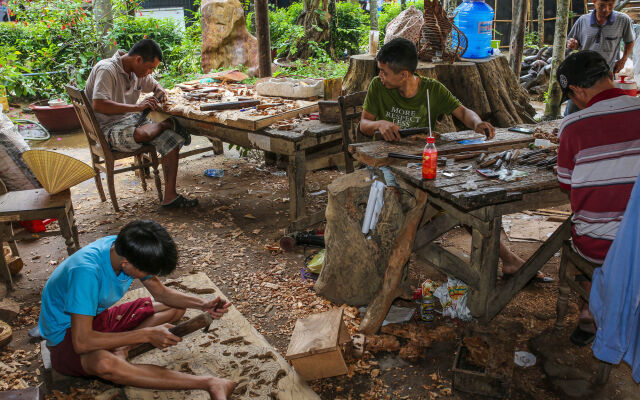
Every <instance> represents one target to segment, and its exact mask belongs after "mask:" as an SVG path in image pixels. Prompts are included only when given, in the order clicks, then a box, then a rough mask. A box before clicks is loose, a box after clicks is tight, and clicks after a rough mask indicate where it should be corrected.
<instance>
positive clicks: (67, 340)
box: [49, 297, 154, 376]
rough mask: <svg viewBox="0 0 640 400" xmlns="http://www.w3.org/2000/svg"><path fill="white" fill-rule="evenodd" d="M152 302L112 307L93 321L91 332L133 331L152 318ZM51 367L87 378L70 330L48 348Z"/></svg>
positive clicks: (144, 300)
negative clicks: (56, 343)
mask: <svg viewBox="0 0 640 400" xmlns="http://www.w3.org/2000/svg"><path fill="white" fill-rule="evenodd" d="M153 313H154V311H153V302H152V301H151V298H150V297H143V298H140V299H137V300H133V301H130V302H128V303H124V304H120V305H119V306H113V307H111V308H108V309H106V310H104V311H103V312H101V313H100V314H98V315H97V316H96V317H95V318H94V319H93V330H94V331H98V332H126V331H131V330H133V329H135V328H136V327H137V326H138V325H140V324H141V323H142V321H144V320H145V319H147V318H149V317H150V316H152V315H153ZM49 351H50V352H51V366H52V367H53V368H54V369H55V370H56V371H58V372H59V373H61V374H64V375H69V376H89V374H87V373H86V372H85V371H84V369H83V368H82V363H81V362H80V355H79V354H78V353H76V352H75V350H74V349H73V341H72V339H71V328H69V329H67V333H66V334H65V335H64V339H63V340H62V342H60V343H59V344H58V345H57V346H53V347H49Z"/></svg>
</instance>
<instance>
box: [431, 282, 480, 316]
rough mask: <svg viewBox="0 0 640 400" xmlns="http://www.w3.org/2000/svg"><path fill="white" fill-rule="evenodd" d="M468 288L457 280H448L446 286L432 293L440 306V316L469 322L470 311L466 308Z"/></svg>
mask: <svg viewBox="0 0 640 400" xmlns="http://www.w3.org/2000/svg"><path fill="white" fill-rule="evenodd" d="M468 291H469V287H468V286H467V285H466V284H465V283H464V282H462V281H461V280H459V279H453V278H448V280H447V284H446V285H441V286H440V287H439V288H437V289H436V291H435V292H433V295H434V296H436V297H437V298H438V299H439V300H440V304H441V305H442V316H443V317H451V318H459V319H461V320H462V321H471V311H469V308H468V307H467V293H468Z"/></svg>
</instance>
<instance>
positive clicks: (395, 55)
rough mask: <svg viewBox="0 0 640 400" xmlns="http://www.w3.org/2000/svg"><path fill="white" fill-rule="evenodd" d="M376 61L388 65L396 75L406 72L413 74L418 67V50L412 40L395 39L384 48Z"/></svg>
mask: <svg viewBox="0 0 640 400" xmlns="http://www.w3.org/2000/svg"><path fill="white" fill-rule="evenodd" d="M376 60H377V61H378V62H381V63H384V64H388V65H389V68H391V70H392V71H393V72H395V73H396V74H397V73H400V72H402V71H404V70H406V71H409V72H411V73H412V74H413V73H414V72H416V68H417V67H418V49H416V45H415V44H414V43H413V42H412V41H411V40H408V39H405V38H395V39H393V40H392V41H390V42H389V43H387V44H385V45H384V46H382V48H381V49H380V51H379V52H378V55H377V56H376Z"/></svg>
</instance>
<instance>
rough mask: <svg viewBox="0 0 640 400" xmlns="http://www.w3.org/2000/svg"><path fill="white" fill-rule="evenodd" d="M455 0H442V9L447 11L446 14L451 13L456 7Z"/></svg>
mask: <svg viewBox="0 0 640 400" xmlns="http://www.w3.org/2000/svg"><path fill="white" fill-rule="evenodd" d="M457 3H458V2H457V1H456V0H444V7H443V8H444V10H445V11H446V12H447V15H452V14H453V11H454V10H455V9H456V6H457Z"/></svg>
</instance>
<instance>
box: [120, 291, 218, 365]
mask: <svg viewBox="0 0 640 400" xmlns="http://www.w3.org/2000/svg"><path fill="white" fill-rule="evenodd" d="M225 303H226V301H225V300H222V298H221V299H220V302H219V303H218V307H217V309H219V308H221V307H222V306H224V305H225ZM212 322H213V317H212V316H211V314H209V313H208V312H203V313H202V314H200V315H198V316H197V317H193V318H191V319H190V320H188V321H184V322H181V323H179V324H178V325H176V326H174V327H173V328H171V329H169V332H171V333H173V334H174V335H176V336H178V337H183V336H186V335H188V334H190V333H193V332H195V331H197V330H198V329H200V328H204V329H203V330H202V332H204V333H206V332H208V331H209V326H210V325H211V323H212ZM155 348H156V347H154V346H153V345H152V344H151V343H142V344H139V345H137V346H135V347H133V348H132V349H131V350H129V354H128V355H127V358H129V359H131V358H135V357H137V356H139V355H140V354H143V353H146V352H147V351H149V350H153V349H155Z"/></svg>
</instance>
